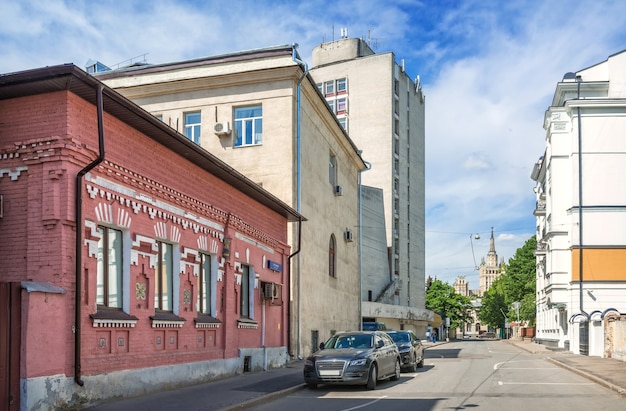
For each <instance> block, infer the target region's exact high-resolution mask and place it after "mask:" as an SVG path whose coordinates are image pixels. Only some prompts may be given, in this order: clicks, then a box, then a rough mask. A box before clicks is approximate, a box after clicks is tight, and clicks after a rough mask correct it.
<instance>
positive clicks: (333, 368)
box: [304, 331, 401, 390]
mask: <svg viewBox="0 0 626 411" xmlns="http://www.w3.org/2000/svg"><path fill="white" fill-rule="evenodd" d="M320 348H321V349H320V350H319V351H317V352H316V353H314V354H313V355H311V356H310V357H308V358H307V359H306V360H305V361H304V382H305V383H306V384H307V386H308V387H309V388H317V385H318V384H342V385H365V387H366V388H367V389H368V390H373V389H375V388H376V383H377V382H378V381H379V380H382V379H386V378H391V380H392V381H395V380H398V379H399V378H400V371H401V369H400V352H399V351H398V347H397V346H396V344H395V343H394V342H393V340H392V339H391V337H389V336H388V335H387V334H386V333H385V332H383V331H353V332H341V333H337V334H335V335H333V336H332V337H330V339H329V340H328V341H326V342H325V343H322V344H320Z"/></svg>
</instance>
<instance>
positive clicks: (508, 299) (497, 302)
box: [478, 236, 537, 327]
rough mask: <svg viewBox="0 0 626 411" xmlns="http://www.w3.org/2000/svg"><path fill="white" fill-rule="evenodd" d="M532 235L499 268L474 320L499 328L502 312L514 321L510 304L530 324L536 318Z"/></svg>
mask: <svg viewBox="0 0 626 411" xmlns="http://www.w3.org/2000/svg"><path fill="white" fill-rule="evenodd" d="M536 245H537V241H536V239H535V236H533V237H531V238H530V239H528V240H527V241H526V243H525V244H524V245H523V246H522V247H520V248H518V249H517V251H516V252H515V255H514V256H513V257H512V258H511V259H509V263H508V264H506V265H505V266H504V267H503V271H504V273H503V274H502V276H501V277H500V278H498V279H497V280H496V281H494V283H493V284H492V285H491V288H489V290H487V291H486V292H485V295H484V296H483V298H482V302H481V309H480V312H479V313H478V319H479V320H480V321H481V323H482V324H487V325H489V326H491V327H503V325H504V315H503V314H502V313H504V314H506V316H507V318H508V319H509V320H517V311H516V310H515V309H514V308H513V307H512V305H513V303H514V302H519V303H520V309H519V319H520V321H527V322H528V323H529V324H531V325H534V324H535V320H536V316H537V314H536V303H535V292H536V291H535V288H536V260H535V254H534V251H535V248H536Z"/></svg>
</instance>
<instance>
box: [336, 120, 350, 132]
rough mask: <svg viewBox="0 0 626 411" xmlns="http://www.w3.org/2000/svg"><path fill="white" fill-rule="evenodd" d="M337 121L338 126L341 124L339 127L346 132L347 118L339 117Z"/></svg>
mask: <svg viewBox="0 0 626 411" xmlns="http://www.w3.org/2000/svg"><path fill="white" fill-rule="evenodd" d="M337 120H338V121H339V124H341V127H343V129H344V130H346V131H348V117H341V118H338V119H337Z"/></svg>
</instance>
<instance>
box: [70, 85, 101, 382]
mask: <svg viewBox="0 0 626 411" xmlns="http://www.w3.org/2000/svg"><path fill="white" fill-rule="evenodd" d="M97 87H98V89H97V90H96V99H97V101H96V112H97V117H98V145H99V155H98V157H97V158H96V159H95V160H94V161H93V162H91V163H90V164H88V165H87V166H86V167H85V168H83V169H82V170H80V171H79V172H78V174H77V175H76V195H75V200H76V202H75V205H74V207H75V209H76V292H75V294H76V295H75V299H76V306H75V313H74V381H75V382H76V384H78V385H79V386H81V387H82V386H83V385H85V382H84V381H83V380H82V378H81V374H80V372H81V370H80V352H81V346H80V337H81V333H80V324H81V300H82V298H81V291H82V288H83V285H82V265H83V257H82V256H83V253H82V242H83V236H82V233H83V222H82V221H83V212H82V204H83V196H82V192H83V191H82V186H83V176H84V175H85V174H87V173H88V172H89V171H90V170H92V169H93V168H94V167H95V166H97V165H98V164H100V163H101V162H102V160H104V124H103V123H104V116H103V109H102V88H103V86H102V84H98V86H97Z"/></svg>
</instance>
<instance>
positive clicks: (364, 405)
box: [342, 395, 387, 411]
mask: <svg viewBox="0 0 626 411" xmlns="http://www.w3.org/2000/svg"><path fill="white" fill-rule="evenodd" d="M385 398H387V396H386V395H383V396H382V397H380V398H377V399H375V400H374V401H370V402H366V403H365V404H361V405H357V406H356V407H351V408H344V409H343V410H342V411H351V410H358V409H359V408H364V407H368V406H370V405H372V404H376V403H377V402H378V401H380V400H383V399H385Z"/></svg>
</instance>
